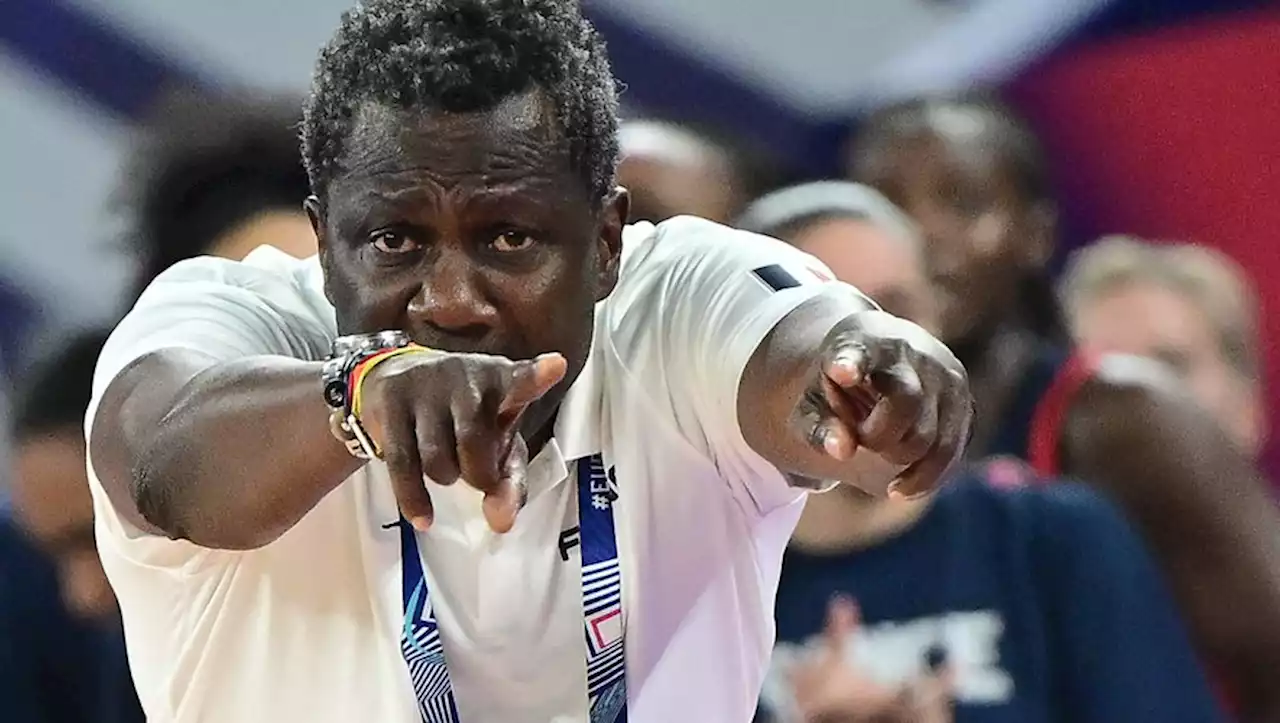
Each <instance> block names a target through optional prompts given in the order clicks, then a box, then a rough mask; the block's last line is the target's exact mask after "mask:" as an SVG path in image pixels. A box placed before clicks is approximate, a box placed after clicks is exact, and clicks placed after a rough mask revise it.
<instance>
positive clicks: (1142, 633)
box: [764, 471, 1223, 723]
mask: <svg viewBox="0 0 1280 723" xmlns="http://www.w3.org/2000/svg"><path fill="white" fill-rule="evenodd" d="M989 476H990V475H988V474H987V473H985V472H982V471H975V472H973V473H967V474H961V475H960V476H959V477H958V478H957V479H955V480H953V481H952V483H951V484H950V485H948V486H947V487H946V488H944V489H943V491H942V492H940V493H939V494H938V496H937V498H936V499H934V500H926V501H921V502H902V501H896V500H895V501H889V500H873V499H870V498H868V497H865V496H861V497H859V496H856V495H853V494H849V493H848V491H847V490H843V489H838V490H833V491H831V492H829V493H827V494H826V495H824V496H822V497H832V498H833V499H831V500H827V499H822V498H821V497H819V498H815V499H812V500H810V502H809V509H806V510H805V519H804V520H803V521H802V522H801V525H800V526H799V527H798V528H797V530H796V535H795V537H794V538H793V539H792V545H791V548H790V549H788V551H787V553H786V557H785V558H784V563H783V568H782V576H781V578H780V581H779V587H778V603H777V604H778V607H777V611H778V612H777V621H778V640H779V641H780V642H779V645H778V649H777V652H776V654H775V660H774V669H773V671H772V672H771V676H770V682H769V684H768V686H767V687H766V693H765V697H764V703H765V706H766V708H768V707H774V708H775V709H777V710H780V711H794V709H795V704H793V703H792V702H790V701H788V698H789V697H792V693H791V691H790V685H788V678H789V677H792V678H793V679H794V676H796V675H797V672H799V673H800V675H801V676H807V677H814V676H817V677H819V678H822V677H828V676H830V677H833V678H835V679H841V678H843V679H845V680H846V683H845V684H844V685H845V686H847V687H848V689H846V690H845V691H843V695H839V694H835V693H837V691H832V693H833V694H826V695H815V694H813V693H812V692H811V691H802V692H807V693H808V695H801V696H798V698H799V700H797V701H795V703H798V704H799V706H798V707H800V708H801V712H802V713H805V714H807V717H805V718H802V719H801V720H806V721H808V720H815V716H818V719H820V720H835V721H839V720H850V721H862V720H878V721H879V720H883V721H884V722H885V723H897V722H900V723H915V721H916V720H918V717H916V716H921V715H923V711H918V710H917V709H915V708H913V707H910V706H903V705H901V704H900V703H899V705H897V706H896V707H887V708H886V702H889V701H894V702H898V701H899V700H900V699H902V700H901V702H907V701H909V700H910V698H911V696H910V694H908V695H906V696H903V695H902V694H903V693H904V692H905V691H910V690H912V689H918V688H920V687H925V688H927V687H929V686H930V685H931V681H930V678H931V677H932V676H934V675H937V674H940V673H945V674H946V681H947V682H948V683H949V685H948V686H947V689H948V692H949V693H950V694H951V697H952V699H953V702H954V704H955V708H954V720H955V721H957V722H958V723H986V722H988V721H991V722H994V721H1018V723H1036V722H1037V721H1043V722H1044V723H1050V722H1052V721H1072V723H1114V722H1116V721H1125V722H1126V723H1175V722H1183V721H1185V722H1186V723H1192V722H1197V723H1198V722H1208V721H1219V720H1223V717H1222V715H1221V713H1220V711H1219V710H1218V708H1217V704H1216V702H1215V701H1214V699H1213V695H1212V693H1211V691H1210V688H1209V685H1208V684H1207V682H1206V679H1205V676H1204V673H1203V671H1202V670H1201V669H1200V665H1199V662H1198V661H1197V660H1196V656H1195V653H1194V652H1193V650H1192V647H1191V643H1190V641H1189V639H1188V637H1187V634H1186V630H1185V629H1184V626H1183V623H1182V621H1181V619H1180V618H1179V616H1178V614H1177V612H1176V610H1175V608H1174V606H1173V604H1172V600H1171V599H1170V597H1169V594H1168V590H1167V589H1166V587H1165V585H1164V583H1163V581H1162V580H1161V579H1160V576H1159V575H1158V574H1157V573H1156V571H1155V568H1154V565H1153V564H1152V562H1151V560H1150V558H1149V556H1148V554H1147V552H1146V550H1145V549H1144V547H1143V545H1142V543H1141V541H1140V540H1139V539H1138V538H1137V537H1136V536H1135V535H1134V534H1133V533H1132V532H1131V531H1130V530H1129V528H1128V525H1127V524H1126V523H1125V522H1124V520H1123V519H1122V518H1121V517H1120V516H1119V515H1118V514H1117V513H1116V511H1115V510H1114V509H1113V507H1112V506H1111V505H1110V504H1109V503H1107V502H1106V500H1105V499H1103V498H1102V497H1101V496H1099V495H1098V494H1097V493H1096V492H1093V491H1092V490H1089V489H1088V488H1087V487H1084V486H1082V485H1078V484H1069V483H1065V482H1064V483H1059V484H1054V485H1050V486H1038V485H1025V486H1023V487H1021V488H1012V489H1001V488H997V487H995V486H994V485H993V484H992V483H991V481H990V480H989V479H988V477H989ZM811 511H812V512H813V513H812V514H811ZM842 595H847V596H852V597H853V598H855V599H856V600H857V603H858V605H859V608H860V610H861V617H862V626H861V629H856V630H855V629H846V630H845V631H843V634H842V635H839V636H838V637H837V638H836V639H832V636H831V634H830V633H829V632H825V633H824V618H825V617H826V614H827V610H828V607H829V606H830V605H831V604H832V601H833V600H835V599H838V597H839V596H842ZM831 646H834V647H835V648H836V649H838V650H840V652H841V659H840V660H838V661H822V660H821V659H820V658H818V659H816V660H815V659H813V658H811V657H809V656H811V655H812V654H813V653H815V652H820V651H821V650H823V649H824V648H828V647H831ZM815 666H816V667H818V670H814V669H813V668H814V667H815ZM857 678H863V679H865V682H864V683H863V684H862V685H859V686H854V685H853V680H856V679H857ZM802 679H803V677H802ZM933 685H934V687H936V683H933ZM810 686H811V687H812V684H810ZM886 709H887V710H890V711H895V712H894V713H893V715H892V717H878V718H877V717H873V715H872V714H873V713H874V714H880V715H882V716H886V715H887V714H886V713H884V712H883V711H885V710H886ZM841 714H842V715H843V716H844V717H841ZM821 716H827V717H821ZM780 720H781V721H787V720H789V719H788V718H787V717H786V716H785V715H784V716H781V717H780Z"/></svg>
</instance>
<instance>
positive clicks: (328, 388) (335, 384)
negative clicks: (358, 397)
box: [324, 381, 347, 409]
mask: <svg viewBox="0 0 1280 723" xmlns="http://www.w3.org/2000/svg"><path fill="white" fill-rule="evenodd" d="M324 401H325V402H326V403H327V404H328V405H329V406H330V407H333V408H334V409H343V408H345V407H346V406H347V385H346V383H345V382H343V381H332V382H329V383H328V384H326V385H324Z"/></svg>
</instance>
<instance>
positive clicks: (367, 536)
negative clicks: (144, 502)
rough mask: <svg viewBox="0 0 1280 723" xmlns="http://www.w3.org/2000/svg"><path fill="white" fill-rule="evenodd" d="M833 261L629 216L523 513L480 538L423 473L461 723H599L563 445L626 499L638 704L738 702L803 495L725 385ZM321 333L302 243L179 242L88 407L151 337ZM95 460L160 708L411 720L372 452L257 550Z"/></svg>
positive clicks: (732, 705) (241, 722)
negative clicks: (748, 431)
mask: <svg viewBox="0 0 1280 723" xmlns="http://www.w3.org/2000/svg"><path fill="white" fill-rule="evenodd" d="M759 269H765V270H766V271H765V272H762V273H756V270H759ZM779 270H783V271H785V272H786V273H784V274H781V275H780V274H778V273H777V272H778V271H779ZM824 274H825V275H827V276H828V277H829V272H827V271H826V269H825V267H823V266H822V265H821V264H820V263H819V262H817V261H816V260H814V259H813V258H812V257H810V256H808V255H806V254H803V253H801V252H799V251H797V250H795V249H793V248H791V247H789V246H786V245H784V244H782V243H780V242H776V241H773V240H771V239H766V238H763V237H760V236H754V235H751V234H747V233H744V232H741V231H735V230H731V229H728V228H725V227H723V226H719V225H716V224H713V223H710V222H707V221H703V220H699V219H694V218H689V217H683V218H678V219H673V220H671V221H668V222H665V223H663V224H660V225H659V226H657V227H654V226H652V225H650V224H638V225H635V226H631V227H629V228H628V229H627V230H626V233H625V235H624V252H623V260H622V270H621V278H620V280H619V283H618V286H617V289H616V290H615V291H614V293H613V294H612V295H611V296H610V297H609V298H608V299H607V300H606V301H604V302H603V303H601V304H600V305H599V306H598V308H597V310H596V321H595V332H594V341H593V345H592V349H591V353H590V357H589V361H588V363H587V367H586V369H585V370H584V371H583V373H582V376H581V377H580V378H579V379H578V380H577V381H576V382H575V383H574V384H573V386H572V387H571V389H570V390H569V393H568V396H567V398H566V399H565V401H564V404H563V407H562V409H561V412H560V415H559V418H558V421H557V425H556V430H555V437H554V440H553V442H552V443H551V444H549V445H548V446H547V447H546V448H545V449H544V450H542V451H541V452H540V453H539V455H538V456H537V457H536V458H535V459H534V460H533V461H532V462H531V465H530V468H529V483H530V496H529V502H528V505H527V506H526V507H525V508H524V509H523V510H522V511H521V512H520V513H519V516H518V519H517V521H516V525H515V528H514V529H513V530H512V531H511V532H510V533H508V534H506V535H496V534H492V533H491V532H489V530H488V529H487V527H486V526H485V524H484V521H483V518H482V516H481V513H480V508H479V503H478V498H477V495H476V493H475V492H474V491H473V490H471V489H470V488H467V487H466V486H465V485H461V484H460V485H454V486H452V487H447V488H444V487H437V486H434V485H433V486H432V488H431V494H432V498H433V500H434V501H435V508H436V522H435V525H434V526H433V527H432V528H431V530H430V531H429V532H427V533H425V534H421V533H420V534H419V537H418V547H419V549H420V550H421V551H422V559H423V562H424V563H425V568H426V575H427V580H428V583H429V586H430V590H431V591H432V598H433V599H432V604H433V605H434V606H435V613H436V617H437V618H438V620H439V626H440V635H441V637H442V639H443V641H444V650H445V657H446V660H447V663H448V668H449V673H450V676H451V678H452V681H453V688H454V691H455V693H456V699H457V703H458V707H459V711H460V718H461V722H462V723H513V722H522V721H530V722H539V723H540V722H542V721H554V722H556V723H569V722H573V723H579V722H585V721H587V720H588V711H587V698H586V692H585V675H586V673H585V660H584V643H583V632H582V631H583V628H582V625H583V618H582V588H581V575H580V572H581V562H580V558H579V555H580V548H573V550H572V551H571V552H570V554H569V559H568V560H567V561H566V560H563V559H562V555H561V554H560V544H559V542H560V536H561V533H562V532H563V531H565V530H566V529H568V528H570V527H572V526H574V524H575V521H576V519H577V504H576V496H575V495H576V492H575V482H574V479H573V477H572V476H571V472H572V469H571V468H572V464H573V460H576V459H580V458H582V457H585V456H588V455H592V454H596V453H603V455H604V457H605V458H606V459H609V460H611V464H613V465H614V466H615V469H616V471H617V479H618V487H619V493H620V499H619V500H618V501H617V502H616V503H615V507H614V509H615V513H614V516H615V520H616V525H617V529H618V534H617V536H618V547H619V555H620V560H621V569H622V586H623V610H624V619H625V631H626V663H627V681H628V684H627V687H628V697H629V719H630V720H631V721H632V723H636V722H637V721H638V722H639V723H670V722H671V721H699V722H700V723H717V722H719V721H723V722H724V723H745V722H746V721H749V720H751V717H752V713H753V711H754V709H755V705H756V696H757V694H758V692H759V689H760V685H761V683H762V680H763V677H764V673H765V669H766V665H767V661H768V658H769V654H770V650H771V647H772V644H773V633H774V628H773V600H774V594H775V590H776V586H777V581H778V572H779V567H780V564H781V558H782V551H783V547H784V546H785V545H786V542H787V539H788V538H789V536H790V534H791V531H792V528H793V527H794V525H795V522H796V520H797V518H798V516H799V514H800V510H801V507H802V499H801V497H802V495H801V493H800V492H799V491H798V490H796V489H795V488H792V487H790V486H789V485H788V484H787V483H786V481H785V480H784V478H783V477H782V475H781V474H779V473H778V472H777V471H776V470H775V469H774V468H773V467H772V466H770V465H769V464H768V463H767V462H766V461H765V460H764V459H762V458H761V457H760V456H759V455H757V454H755V453H754V452H753V451H752V450H751V449H749V448H748V447H747V445H746V444H745V442H744V441H743V439H742V434H741V431H740V429H739V427H738V421H737V414H736V409H737V391H738V382H739V379H740V376H741V374H742V371H743V369H744V367H745V365H746V363H747V360H748V359H749V358H750V356H751V354H752V352H753V351H754V350H755V348H756V346H757V345H758V343H759V342H760V341H761V339H762V338H763V337H764V336H765V335H766V334H767V333H768V332H769V330H770V329H771V328H772V327H773V326H774V325H775V324H776V323H777V322H778V321H779V320H780V319H782V318H783V317H784V316H785V315H786V314H787V313H788V312H790V311H791V310H792V309H794V308H795V307H796V306H797V305H799V304H801V303H802V302H804V301H805V300H807V299H809V298H811V297H812V296H814V295H815V294H817V293H819V292H820V291H821V290H822V289H823V283H822V282H821V281H820V280H819V279H820V278H821V277H822V276H823V275H824ZM779 279H782V280H783V281H784V282H785V281H786V280H787V279H790V280H793V281H795V280H798V281H800V282H802V283H801V284H800V285H799V286H790V284H789V283H778V281H779ZM788 286H790V288H788ZM772 287H777V288H772ZM334 335H335V328H334V318H333V310H332V308H331V307H330V306H329V304H328V302H327V301H326V299H325V297H324V294H323V290H322V280H321V274H320V269H319V266H318V263H317V261H316V259H315V258H312V259H309V260H305V261H295V260H292V259H289V258H288V257H286V256H285V255H284V254H282V253H279V252H276V251H274V250H271V249H260V250H258V251H256V252H254V254H252V255H251V256H250V257H249V258H248V259H246V260H245V261H244V262H243V263H233V262H228V261H222V260H215V259H211V258H205V259H197V260H194V261H188V262H184V263H182V264H179V265H178V266H176V267H174V268H173V269H171V270H169V271H167V272H165V273H164V274H163V275H162V276H161V277H160V278H159V279H157V280H156V282H155V283H154V284H152V285H151V287H150V288H149V289H148V290H147V292H146V293H145V294H144V295H143V297H142V298H141V300H140V301H139V302H138V304H137V306H136V307H135V308H134V309H133V311H132V312H131V313H130V314H129V315H128V316H127V317H126V318H125V320H124V321H123V322H122V323H121V324H120V326H119V328H118V329H116V331H115V332H114V334H113V335H112V336H111V339H110V341H109V342H108V343H107V345H106V349H105V351H104V352H103V355H102V358H101V361H100V362H99V365H98V370H97V374H96V378H95V380H94V402H93V404H92V405H91V407H90V410H89V417H88V419H89V420H90V421H91V420H92V419H93V413H94V409H95V408H96V406H97V400H98V399H100V398H101V396H102V394H103V392H104V391H105V389H106V388H107V386H108V384H109V383H110V382H111V380H112V379H113V378H114V377H115V376H116V375H117V374H118V373H119V372H120V371H121V370H122V369H123V368H124V367H126V366H127V365H128V364H129V363H130V362H131V361H133V360H135V359H137V358H139V357H141V356H143V355H144V354H147V353H149V352H153V351H156V350H159V349H165V348H172V347H182V348H189V349H196V350H199V351H202V352H205V353H207V354H212V355H214V356H216V357H217V358H219V359H223V360H232V359H236V358H240V357H244V356H247V355H261V354H278V355H287V356H291V357H298V358H303V359H312V360H317V359H322V358H323V357H324V355H325V354H326V353H327V350H328V348H329V344H330V341H331V340H332V338H333V337H334ZM319 390H320V384H319V380H317V383H316V393H317V394H319V393H320V391H319ZM334 443H335V444H337V442H334ZM268 453H269V452H268ZM90 468H91V469H90V480H91V486H92V489H93V496H94V501H95V509H96V511H97V536H98V544H99V550H100V553H101V555H102V560H103V565H104V567H105V568H106V571H107V574H108V576H109V578H110V580H111V583H112V585H113V586H114V588H115V590H116V593H117V595H118V596H119V598H120V604H121V609H122V611H123V615H124V624H125V635H126V638H127V641H128V647H129V658H130V662H131V664H132V668H133V675H134V680H135V682H136V683H137V687H138V692H139V695H140V697H141V700H142V704H143V706H144V707H145V709H146V711H147V714H148V717H149V720H150V721H152V722H153V723H165V722H168V721H181V722H183V723H187V722H192V723H194V722H196V721H200V722H202V723H204V722H210V721H226V722H227V723H252V722H254V721H263V722H264V723H292V722H293V721H299V722H301V721H307V723H324V722H327V721H333V722H335V723H338V722H341V723H350V722H351V721H378V722H379V723H392V722H403V723H410V722H412V721H417V720H418V714H417V712H416V707H415V705H416V704H415V698H414V694H413V690H412V687H411V684H410V681H409V677H408V673H407V672H406V665H405V662H404V660H403V658H402V657H401V653H400V648H399V637H400V629H401V624H402V623H401V620H402V610H401V606H402V598H401V561H400V550H401V546H400V544H399V532H398V531H397V530H396V529H394V528H392V529H384V525H386V524H387V523H389V522H392V521H395V520H396V519H397V510H396V505H395V500H394V498H393V496H392V494H391V491H390V487H389V484H388V480H387V477H386V473H385V467H383V466H382V465H381V464H378V463H372V464H369V465H367V466H366V467H365V468H364V469H362V470H361V471H360V472H357V473H356V474H355V475H353V476H352V477H351V478H350V479H348V480H347V481H346V482H345V483H344V484H342V485H341V486H339V487H338V488H337V489H336V490H334V491H333V492H332V493H331V494H330V495H329V496H327V497H326V498H325V499H324V500H323V501H322V502H321V503H320V504H319V505H317V506H316V508H315V509H314V510H312V511H311V512H310V513H309V514H307V515H306V516H305V517H304V518H303V519H302V520H301V521H300V522H299V523H298V524H297V525H296V526H295V527H294V528H293V529H291V530H289V531H288V532H287V533H285V534H284V535H283V536H282V537H280V538H279V539H278V540H276V541H275V542H273V543H271V544H269V545H267V546H266V547H263V548H261V549H258V550H253V551H249V552H232V551H220V550H209V549H204V548H201V547H198V546H196V545H193V544H191V543H189V542H185V541H173V540H168V539H162V538H157V537H153V536H148V535H145V534H142V533H140V532H139V531H137V530H136V529H134V528H131V527H130V526H129V525H128V523H127V522H125V521H124V520H123V519H122V518H121V517H120V516H119V515H118V514H117V513H116V511H115V510H114V509H113V507H112V505H111V503H110V502H109V501H108V499H107V496H106V494H105V493H104V492H103V490H102V488H101V486H100V483H99V482H98V481H97V479H96V477H94V475H93V472H92V463H90Z"/></svg>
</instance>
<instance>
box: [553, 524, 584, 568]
mask: <svg viewBox="0 0 1280 723" xmlns="http://www.w3.org/2000/svg"><path fill="white" fill-rule="evenodd" d="M581 544H582V528H581V527H578V526H577V525H574V526H573V527H570V528H569V529H567V530H565V531H563V532H561V533H560V543H559V544H558V545H557V547H559V548H560V559H561V560H563V561H565V562H568V561H569V550H572V549H573V548H575V547H578V546H579V545H581Z"/></svg>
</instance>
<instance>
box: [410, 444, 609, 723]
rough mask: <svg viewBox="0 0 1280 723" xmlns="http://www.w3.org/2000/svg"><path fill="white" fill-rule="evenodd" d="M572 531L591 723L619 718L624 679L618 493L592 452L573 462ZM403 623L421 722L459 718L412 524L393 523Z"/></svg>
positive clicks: (456, 721) (452, 722) (446, 722)
mask: <svg viewBox="0 0 1280 723" xmlns="http://www.w3.org/2000/svg"><path fill="white" fill-rule="evenodd" d="M575 466H576V468H577V470H576V475H577V487H578V494H577V503H578V531H579V538H580V544H581V548H582V609H583V632H584V634H585V635H586V657H587V681H586V690H587V700H588V702H589V705H590V709H591V718H590V720H591V723H626V720H627V680H626V654H625V652H624V645H623V644H624V636H623V634H622V631H623V625H622V622H623V616H622V573H621V569H620V568H619V566H618V538H617V532H616V529H615V528H614V522H613V503H614V502H615V501H617V499H618V492H617V484H616V478H615V477H614V473H613V470H612V469H609V470H605V467H604V460H603V458H602V457H601V456H600V455H598V454H597V455H593V456H591V457H584V458H582V459H579V460H577V464H576V465H575ZM400 552H401V554H400V558H401V581H402V588H401V589H402V591H403V596H404V624H403V625H402V626H401V629H400V651H401V653H403V654H404V660H405V663H406V664H407V665H408V666H409V677H410V679H411V680H412V681H413V691H414V693H415V695H416V696H417V699H418V712H419V713H420V714H421V715H422V720H423V723H460V721H459V719H458V703H457V701H456V700H455V699H454V696H453V685H452V683H451V682H450V680H449V668H448V665H447V663H446V661H445V657H444V644H443V643H442V642H441V640H440V628H439V625H438V624H437V623H436V615H435V610H434V608H433V606H432V605H431V594H430V592H429V591H428V589H427V578H426V576H425V575H424V574H423V570H422V557H421V556H420V555H419V554H418V538H417V536H416V535H415V534H414V531H413V527H412V526H411V525H409V524H408V523H406V522H403V521H402V523H401V525H400Z"/></svg>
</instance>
